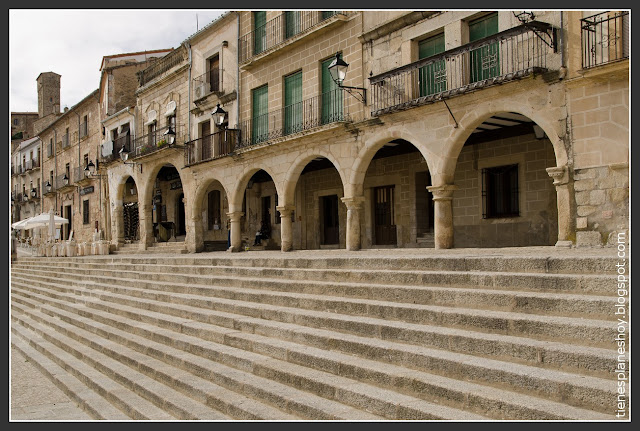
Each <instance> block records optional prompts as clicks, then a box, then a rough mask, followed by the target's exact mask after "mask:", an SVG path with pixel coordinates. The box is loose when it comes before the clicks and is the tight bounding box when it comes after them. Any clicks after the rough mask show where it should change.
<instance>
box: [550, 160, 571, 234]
mask: <svg viewBox="0 0 640 431" xmlns="http://www.w3.org/2000/svg"><path fill="white" fill-rule="evenodd" d="M547 174H549V176H550V177H551V178H553V185H554V186H556V201H557V203H558V242H556V247H571V246H572V244H573V241H572V240H571V238H572V237H575V217H574V210H573V205H572V203H571V202H572V199H571V197H572V196H573V183H572V182H571V181H570V178H569V168H568V166H566V165H564V166H554V167H552V168H547Z"/></svg>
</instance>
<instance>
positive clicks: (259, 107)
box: [251, 85, 269, 144]
mask: <svg viewBox="0 0 640 431" xmlns="http://www.w3.org/2000/svg"><path fill="white" fill-rule="evenodd" d="M252 96H253V97H252V98H253V115H252V117H251V118H252V128H251V131H252V133H251V137H252V139H251V141H252V143H254V144H256V143H258V142H262V141H266V140H267V137H268V135H269V116H268V113H267V109H268V107H269V104H268V86H266V85H263V86H262V87H260V88H256V89H255V90H253V95H252Z"/></svg>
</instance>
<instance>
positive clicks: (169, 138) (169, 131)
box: [164, 125, 176, 145]
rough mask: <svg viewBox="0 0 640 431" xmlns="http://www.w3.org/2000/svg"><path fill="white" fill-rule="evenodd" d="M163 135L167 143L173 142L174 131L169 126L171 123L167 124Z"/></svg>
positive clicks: (174, 137) (174, 138)
mask: <svg viewBox="0 0 640 431" xmlns="http://www.w3.org/2000/svg"><path fill="white" fill-rule="evenodd" d="M164 136H165V138H166V139H167V143H168V144H169V145H173V143H174V142H175V140H176V132H174V131H173V129H172V128H171V125H169V128H168V129H167V131H166V132H164Z"/></svg>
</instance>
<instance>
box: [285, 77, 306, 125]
mask: <svg viewBox="0 0 640 431" xmlns="http://www.w3.org/2000/svg"><path fill="white" fill-rule="evenodd" d="M301 130H302V71H299V72H296V73H294V74H292V75H289V76H287V77H285V78H284V134H285V135H288V134H291V133H296V132H299V131H301Z"/></svg>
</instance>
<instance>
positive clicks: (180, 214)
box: [151, 164, 185, 242]
mask: <svg viewBox="0 0 640 431" xmlns="http://www.w3.org/2000/svg"><path fill="white" fill-rule="evenodd" d="M183 199H184V193H183V190H182V181H181V180H180V174H179V173H178V170H177V169H176V168H175V166H173V165H171V164H166V165H164V166H162V167H161V168H160V170H159V171H158V174H157V175H156V178H155V181H154V183H153V191H152V198H151V205H152V207H151V208H152V213H151V219H152V222H153V236H154V238H155V241H156V242H167V241H184V239H185V209H184V200H183Z"/></svg>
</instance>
